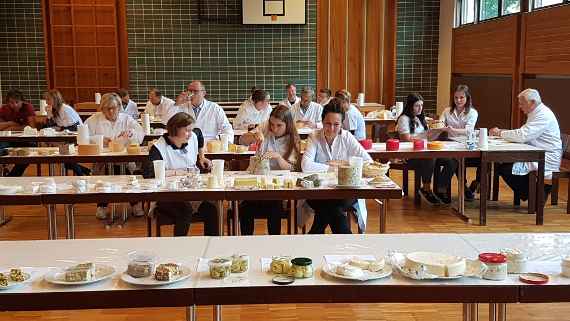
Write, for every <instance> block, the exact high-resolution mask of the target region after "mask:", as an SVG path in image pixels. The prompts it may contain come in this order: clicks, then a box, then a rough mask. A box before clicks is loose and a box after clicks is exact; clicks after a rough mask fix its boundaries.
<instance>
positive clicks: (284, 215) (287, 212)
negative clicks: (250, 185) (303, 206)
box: [226, 201, 293, 235]
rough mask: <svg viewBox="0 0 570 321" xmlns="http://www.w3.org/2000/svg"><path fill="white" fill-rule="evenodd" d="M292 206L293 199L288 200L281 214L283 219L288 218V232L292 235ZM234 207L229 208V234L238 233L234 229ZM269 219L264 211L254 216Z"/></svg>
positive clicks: (227, 216) (227, 217) (227, 220)
mask: <svg viewBox="0 0 570 321" xmlns="http://www.w3.org/2000/svg"><path fill="white" fill-rule="evenodd" d="M291 206H292V202H291V201H287V207H286V208H284V209H283V212H282V215H281V219H285V220H287V234H289V235H291V234H292V227H293V225H292V220H291V215H290V213H291ZM233 210H234V209H233V208H229V209H228V212H227V215H226V224H227V225H228V235H237V233H236V232H237V231H235V230H234V227H233V226H234V225H233V224H232V223H233V219H234V215H233ZM258 218H260V219H267V216H266V215H262V213H257V214H256V215H255V216H254V220H255V219H258Z"/></svg>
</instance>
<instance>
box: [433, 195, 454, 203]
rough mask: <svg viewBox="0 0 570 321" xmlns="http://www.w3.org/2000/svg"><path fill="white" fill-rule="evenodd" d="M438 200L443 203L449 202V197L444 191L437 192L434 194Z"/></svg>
mask: <svg viewBox="0 0 570 321" xmlns="http://www.w3.org/2000/svg"><path fill="white" fill-rule="evenodd" d="M435 196H436V197H437V198H439V200H440V201H441V202H442V203H444V204H451V197H449V196H448V195H447V194H446V193H437V194H435Z"/></svg>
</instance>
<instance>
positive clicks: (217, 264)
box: [208, 257, 232, 279]
mask: <svg viewBox="0 0 570 321" xmlns="http://www.w3.org/2000/svg"><path fill="white" fill-rule="evenodd" d="M208 265H209V267H210V277H211V278H212V279H225V278H227V277H228V276H230V273H231V268H232V260H230V259H228V258H224V257H218V258H214V259H211V260H210V262H208Z"/></svg>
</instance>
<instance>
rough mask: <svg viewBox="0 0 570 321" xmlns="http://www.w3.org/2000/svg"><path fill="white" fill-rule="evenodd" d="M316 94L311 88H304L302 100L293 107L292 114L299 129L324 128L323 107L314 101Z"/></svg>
mask: <svg viewBox="0 0 570 321" xmlns="http://www.w3.org/2000/svg"><path fill="white" fill-rule="evenodd" d="M314 96H315V92H314V91H313V89H312V88H311V87H304V88H303V90H302V91H301V99H300V100H299V101H298V102H297V103H295V104H294V105H293V106H292V107H291V114H292V115H293V120H294V121H295V123H296V124H297V127H309V128H322V127H323V124H322V113H323V106H321V105H319V104H317V103H316V102H314V101H313V98H314Z"/></svg>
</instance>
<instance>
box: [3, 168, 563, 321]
mask: <svg viewBox="0 0 570 321" xmlns="http://www.w3.org/2000/svg"><path fill="white" fill-rule="evenodd" d="M469 174H470V176H471V177H473V175H474V173H473V172H470V173H469ZM395 179H396V181H399V182H401V177H399V176H396V177H395ZM410 182H413V180H412V178H410ZM453 184H454V185H453V186H456V185H455V184H456V183H455V182H454V183H453ZM562 184H563V185H562V186H561V194H563V195H561V196H560V202H559V205H558V206H554V207H553V206H551V205H550V204H549V203H548V204H547V206H546V209H545V225H544V226H536V225H534V220H535V216H534V215H529V214H526V210H527V209H526V203H524V202H523V203H522V206H521V207H520V208H518V209H515V208H513V206H512V193H511V192H510V190H509V189H508V188H506V187H505V186H502V187H501V193H500V201H499V202H490V204H489V210H488V219H487V222H488V226H485V227H480V226H478V225H470V224H465V223H463V222H462V221H460V220H459V219H458V218H456V217H454V216H453V215H451V213H450V210H449V208H448V207H445V206H441V207H432V206H428V205H425V204H424V205H422V207H421V208H415V207H414V206H413V203H412V199H411V198H405V199H403V200H398V201H391V202H390V204H389V215H388V229H387V230H388V233H417V232H434V233H438V232H441V233H444V232H462V233H476V232H568V231H570V215H567V214H565V208H566V201H567V200H566V197H565V195H566V190H567V188H568V186H567V183H566V182H563V183H562ZM411 196H413V195H411ZM466 208H467V215H468V216H470V217H471V218H472V219H473V221H474V222H477V218H478V213H479V211H478V202H472V203H467V204H466ZM6 212H7V214H10V215H12V217H13V221H12V222H10V223H9V224H8V225H6V226H4V227H1V228H0V240H30V239H33V240H38V239H46V238H47V227H46V223H47V222H46V217H45V210H44V209H43V208H42V207H40V206H24V207H9V208H7V209H6ZM59 212H60V213H62V212H63V211H62V210H61V209H59ZM376 213H377V208H376V206H375V205H374V204H373V203H370V204H369V217H368V228H367V231H368V233H376V232H377V231H378V216H377V215H376ZM353 228H356V226H353ZM59 231H60V235H63V232H64V225H63V217H62V216H60V217H59ZM283 231H285V226H283ZM265 232H266V230H265V222H264V221H257V222H256V233H258V234H262V233H265ZM171 233H172V232H171V230H169V229H168V228H164V229H163V235H172V234H171ZM191 233H192V235H200V234H201V233H202V226H201V224H196V225H194V226H192V230H191ZM145 235H146V225H145V220H144V219H142V218H131V219H130V220H129V221H128V224H127V225H126V226H124V227H123V228H118V227H116V226H114V227H112V228H110V229H106V228H105V227H104V225H103V224H102V223H101V222H100V221H97V220H96V219H95V206H94V205H82V206H78V207H77V208H76V237H77V238H110V237H142V236H145ZM1 244H2V243H0V245H1ZM0 300H1V295H0ZM487 309H488V306H487V305H480V307H479V315H480V318H481V320H484V319H486V318H487V313H486V312H487V311H486V310H487ZM223 315H224V319H225V320H248V321H257V320H259V321H261V320H268V319H272V320H287V321H295V320H331V321H333V320H334V321H336V320H386V321H387V320H391V321H417V320H437V321H444V320H459V319H460V318H461V306H460V305H458V304H414V305H409V304H327V305H324V304H302V305H292V304H286V305H247V306H226V307H224V310H223ZM198 318H199V320H211V319H212V309H211V307H200V308H199V309H198ZM184 319H185V315H184V310H183V309H177V308H153V309H112V310H87V311H50V312H17V313H6V312H0V320H2V321H16V320H18V321H19V320H57V321H68V320H108V321H131V320H136V321H147V320H149V321H150V320H153V321H155V320H156V321H160V320H184ZM508 320H518V321H527V320H542V321H551V320H552V321H559V320H570V304H535V305H528V304H517V305H509V306H508Z"/></svg>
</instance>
